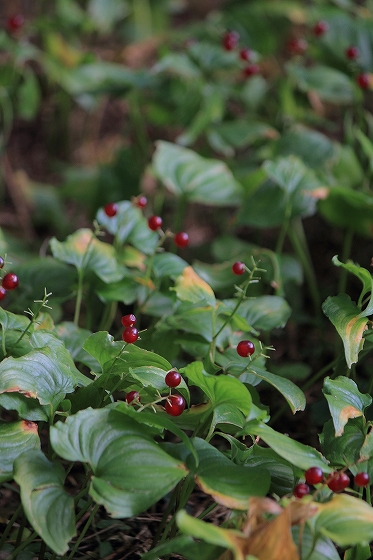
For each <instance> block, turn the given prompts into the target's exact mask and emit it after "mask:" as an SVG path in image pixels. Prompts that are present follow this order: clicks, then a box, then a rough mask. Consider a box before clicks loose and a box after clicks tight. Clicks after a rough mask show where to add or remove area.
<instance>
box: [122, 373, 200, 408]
mask: <svg viewBox="0 0 373 560" xmlns="http://www.w3.org/2000/svg"><path fill="white" fill-rule="evenodd" d="M130 374H131V377H132V378H133V379H136V380H137V381H138V382H139V383H140V384H141V385H142V386H143V387H150V388H152V389H156V390H158V391H160V393H164V392H165V391H169V387H168V386H167V385H166V382H165V377H166V374H167V370H166V371H165V370H163V369H160V368H157V367H153V366H142V367H134V368H130ZM177 390H178V392H179V393H181V394H182V395H183V397H184V398H185V400H186V401H187V404H188V406H189V404H190V394H189V389H188V386H187V384H186V383H185V381H184V379H183V378H182V379H181V382H180V385H178V387H177Z"/></svg>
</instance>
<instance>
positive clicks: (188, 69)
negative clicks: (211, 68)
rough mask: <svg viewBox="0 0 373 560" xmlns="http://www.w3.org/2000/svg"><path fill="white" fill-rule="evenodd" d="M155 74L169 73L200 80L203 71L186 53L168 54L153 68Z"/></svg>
mask: <svg viewBox="0 0 373 560" xmlns="http://www.w3.org/2000/svg"><path fill="white" fill-rule="evenodd" d="M152 72H154V73H157V74H158V73H159V74H160V73H167V74H171V75H176V76H181V77H183V78H186V79H188V80H189V79H193V78H199V77H200V76H201V71H200V69H199V68H198V66H197V65H196V64H194V62H193V61H192V60H191V59H190V58H189V56H188V55H187V54H186V53H184V52H173V53H167V54H166V55H165V56H163V57H162V58H161V59H160V60H159V61H158V62H157V63H156V64H155V65H154V66H153V68H152Z"/></svg>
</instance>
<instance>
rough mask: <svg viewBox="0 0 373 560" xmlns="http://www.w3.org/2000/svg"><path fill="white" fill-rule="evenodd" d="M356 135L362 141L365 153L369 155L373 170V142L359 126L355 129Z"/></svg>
mask: <svg viewBox="0 0 373 560" xmlns="http://www.w3.org/2000/svg"><path fill="white" fill-rule="evenodd" d="M355 136H356V138H357V139H358V141H359V142H360V145H361V147H362V149H363V151H364V153H365V155H366V156H367V158H369V166H370V169H371V170H373V143H372V142H371V140H370V139H369V138H368V136H366V135H365V134H364V132H363V131H362V130H360V129H359V128H356V129H355Z"/></svg>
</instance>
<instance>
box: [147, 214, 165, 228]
mask: <svg viewBox="0 0 373 560" xmlns="http://www.w3.org/2000/svg"><path fill="white" fill-rule="evenodd" d="M148 226H149V227H150V229H152V230H153V231H156V230H157V229H159V228H160V227H162V218H161V217H160V216H150V218H148Z"/></svg>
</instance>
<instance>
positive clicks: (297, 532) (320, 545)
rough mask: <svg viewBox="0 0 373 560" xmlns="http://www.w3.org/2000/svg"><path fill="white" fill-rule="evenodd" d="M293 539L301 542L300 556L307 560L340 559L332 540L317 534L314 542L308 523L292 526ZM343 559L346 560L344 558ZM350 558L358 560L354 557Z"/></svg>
mask: <svg viewBox="0 0 373 560" xmlns="http://www.w3.org/2000/svg"><path fill="white" fill-rule="evenodd" d="M292 534H293V540H294V542H295V543H300V542H301V543H302V553H303V554H302V558H306V559H307V560H340V558H341V557H340V556H339V554H338V552H337V549H336V547H335V545H334V544H333V542H332V541H331V540H330V539H328V538H327V537H323V536H321V535H318V537H317V538H316V542H315V536H314V535H313V533H312V531H311V529H310V527H309V525H308V524H307V523H305V524H301V525H295V526H294V527H292ZM344 560H347V559H346V558H344ZM351 560H358V559H357V558H354V559H352V558H351Z"/></svg>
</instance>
